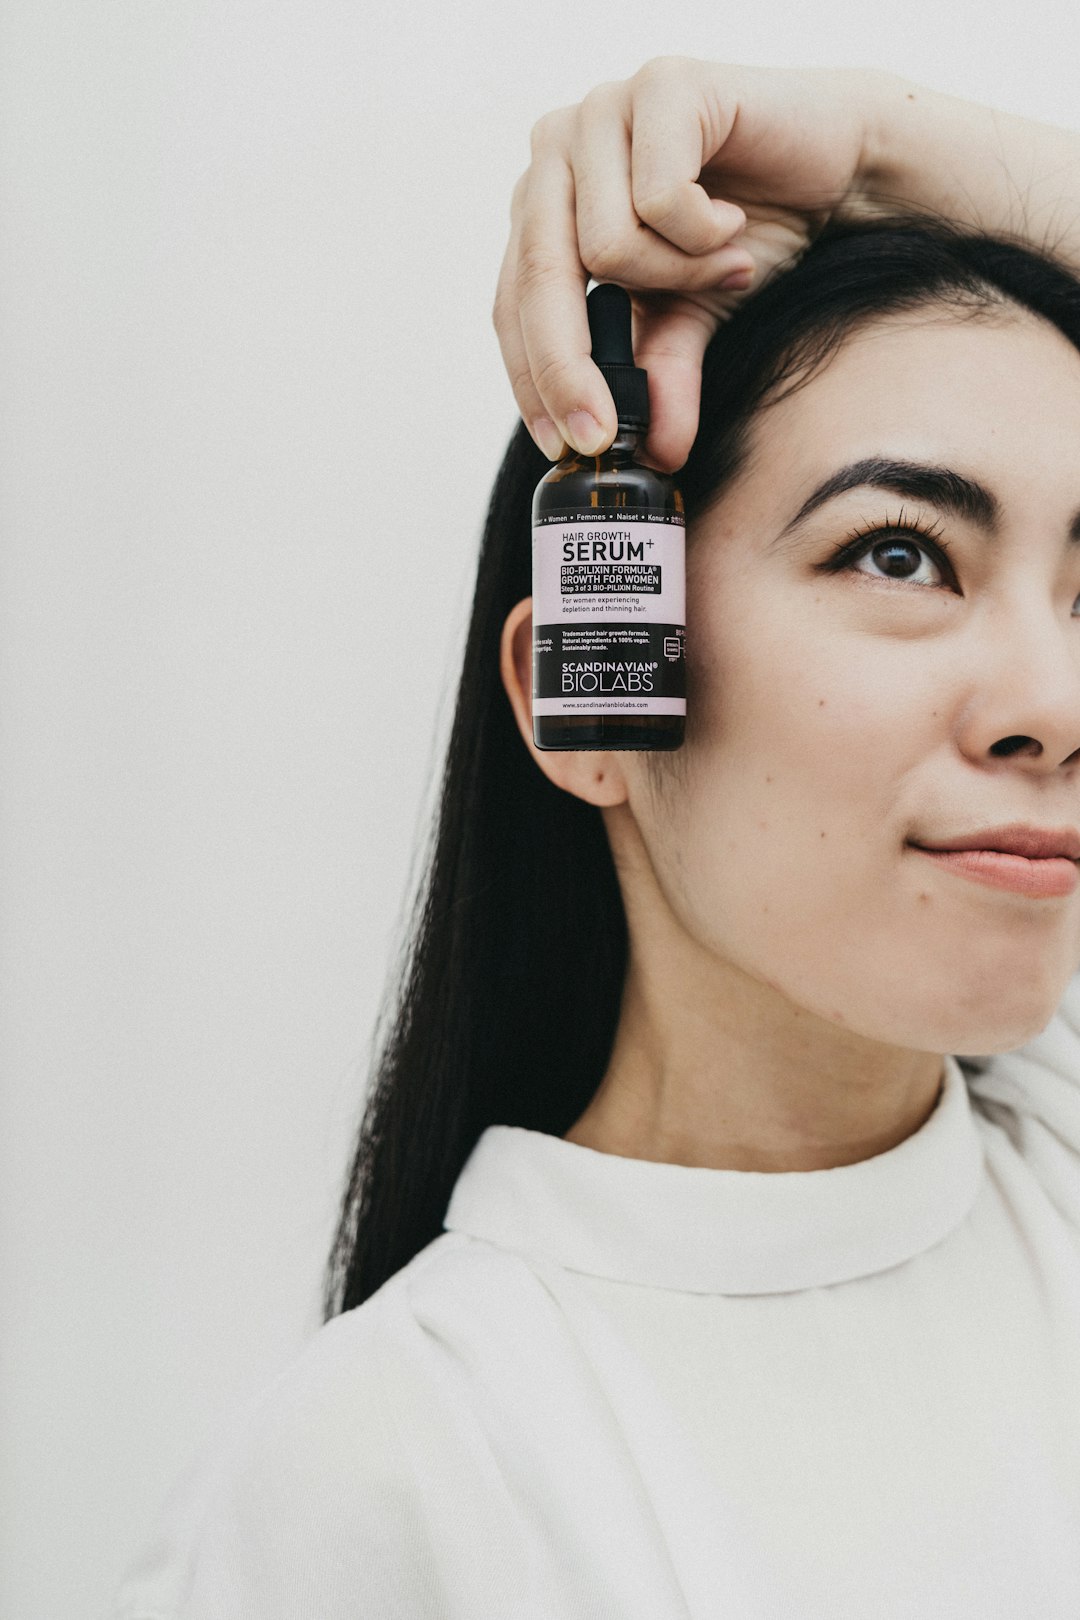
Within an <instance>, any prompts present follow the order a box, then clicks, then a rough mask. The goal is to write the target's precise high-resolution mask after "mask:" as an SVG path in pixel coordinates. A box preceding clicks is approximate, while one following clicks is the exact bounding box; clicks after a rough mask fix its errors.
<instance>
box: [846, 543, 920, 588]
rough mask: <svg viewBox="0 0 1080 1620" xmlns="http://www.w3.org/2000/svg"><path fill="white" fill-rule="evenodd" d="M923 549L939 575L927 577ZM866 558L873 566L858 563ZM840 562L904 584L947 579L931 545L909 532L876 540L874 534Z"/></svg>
mask: <svg viewBox="0 0 1080 1620" xmlns="http://www.w3.org/2000/svg"><path fill="white" fill-rule="evenodd" d="M919 553H921V554H922V557H923V558H924V559H926V561H928V562H929V563H930V566H931V568H933V569H934V570H936V573H937V575H938V577H937V578H927V577H926V573H925V566H924V564H922V563H920V560H919ZM863 560H866V561H867V562H871V563H872V564H873V569H869V568H856V567H855V564H856V563H857V562H862V561H863ZM840 566H841V567H844V568H850V569H851V570H852V571H853V572H855V573H860V574H863V573H868V574H870V577H871V578H872V579H897V580H901V581H902V582H903V583H904V584H915V585H940V584H942V583H944V574H943V572H942V568H941V564H940V563H938V562H937V561H936V560H935V558H934V555H933V552H932V551H931V550H930V548H929V547H928V546H927V545H926V544H925V543H924V542H922V541H918V540H912V539H911V538H910V537H909V536H906V535H904V536H901V535H892V536H889V537H887V538H886V539H884V540H875V539H874V538H873V537H872V536H871V537H870V538H869V539H867V540H864V541H863V542H862V543H861V544H860V545H859V546H857V547H856V548H855V550H854V551H849V552H848V553H847V555H846V556H845V557H844V559H843V561H842V563H841V565H840ZM879 570H880V571H879Z"/></svg>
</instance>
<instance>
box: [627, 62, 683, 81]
mask: <svg viewBox="0 0 1080 1620" xmlns="http://www.w3.org/2000/svg"><path fill="white" fill-rule="evenodd" d="M688 60H689V59H688V58H687V57H685V56H674V55H666V56H650V57H649V59H648V61H647V62H643V63H642V65H641V66H640V67H639V68H638V70H637V72H636V73H635V74H634V78H635V79H638V80H641V81H648V82H649V83H654V84H670V83H671V82H672V81H673V80H675V79H680V80H681V79H683V78H685V76H686V70H687V65H688Z"/></svg>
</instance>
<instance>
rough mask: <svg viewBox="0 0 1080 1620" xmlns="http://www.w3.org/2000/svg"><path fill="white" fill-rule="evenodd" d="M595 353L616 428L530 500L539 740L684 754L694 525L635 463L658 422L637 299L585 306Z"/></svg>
mask: <svg viewBox="0 0 1080 1620" xmlns="http://www.w3.org/2000/svg"><path fill="white" fill-rule="evenodd" d="M586 308H587V310H588V315H589V329H590V333H591V336H592V357H593V359H594V361H595V362H596V364H597V365H598V366H599V368H600V370H601V372H602V373H603V375H604V377H605V378H606V380H607V383H608V387H609V388H610V389H611V395H612V399H613V400H614V402H615V409H616V412H617V415H618V431H617V432H616V435H615V438H614V440H613V442H612V443H611V445H610V446H609V447H608V448H607V449H606V450H604V451H602V452H601V454H600V455H598V456H584V455H579V454H578V453H577V452H576V451H574V452H572V453H571V454H570V455H567V456H564V457H563V459H562V461H560V462H557V463H556V465H555V466H553V467H552V468H551V469H550V471H549V472H547V473H545V475H544V477H543V478H542V479H541V480H540V482H539V484H538V485H537V486H536V492H535V494H534V496H533V509H532V534H533V558H532V561H533V643H532V678H533V705H532V717H533V741H534V742H535V744H536V746H537V748H552V749H586V748H633V749H647V748H678V747H679V746H680V744H681V743H682V741H683V733H684V730H685V726H686V624H685V620H686V546H685V540H686V528H685V518H684V515H683V503H682V496H681V494H680V493H679V490H678V488H677V487H676V485H675V481H674V479H673V478H672V477H671V476H670V475H669V474H667V473H661V472H656V471H654V469H653V468H651V467H645V466H643V465H642V464H641V462H640V461H639V460H638V459H637V458H638V455H639V454H640V451H641V448H642V446H643V444H644V442H645V436H646V432H647V430H648V426H649V392H648V382H647V374H646V372H645V371H643V370H642V369H641V368H640V367H639V366H635V365H634V357H633V351H632V348H631V336H630V327H631V322H630V298H629V294H628V293H627V292H626V291H625V290H624V289H623V288H622V287H619V286H617V285H615V283H613V282H606V283H603V284H602V285H600V286H598V287H594V288H593V290H592V292H590V293H589V295H588V297H587V299H586Z"/></svg>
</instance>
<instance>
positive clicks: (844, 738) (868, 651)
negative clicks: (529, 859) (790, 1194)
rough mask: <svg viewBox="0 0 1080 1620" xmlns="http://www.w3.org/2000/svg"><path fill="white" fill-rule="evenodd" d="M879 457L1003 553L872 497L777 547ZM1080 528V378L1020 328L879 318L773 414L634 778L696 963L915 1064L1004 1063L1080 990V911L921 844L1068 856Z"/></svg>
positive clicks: (1054, 349)
mask: <svg viewBox="0 0 1080 1620" xmlns="http://www.w3.org/2000/svg"><path fill="white" fill-rule="evenodd" d="M864 458H880V459H881V460H884V461H889V462H899V461H906V462H912V463H920V464H924V465H926V466H930V467H933V468H935V469H938V470H939V472H941V473H945V472H946V471H947V472H948V474H949V475H955V479H953V480H952V482H953V485H954V489H955V488H956V487H957V486H956V479H959V478H963V479H966V480H969V481H971V483H977V484H979V485H981V486H982V488H983V489H984V490H985V491H986V492H987V494H988V495H989V496H990V497H992V499H993V501H994V502H996V505H997V509H998V511H997V519H996V525H995V526H994V529H993V530H992V528H991V524H990V522H989V520H988V518H987V516H986V514H985V513H984V512H982V511H981V509H980V508H981V505H982V503H981V502H980V501H979V500H976V501H975V502H971V501H968V502H966V503H965V504H964V506H963V507H960V506H957V505H955V504H950V505H943V504H942V502H941V499H940V498H934V496H933V494H932V493H930V492H929V486H926V489H927V492H926V493H923V494H921V495H919V494H914V495H913V494H911V493H903V492H901V491H898V490H896V489H892V488H889V489H885V488H877V487H867V486H865V485H864V486H861V487H854V488H850V489H848V490H847V491H845V492H844V493H841V494H839V495H835V496H833V498H831V499H826V500H824V501H823V502H822V503H821V504H819V505H818V506H816V508H815V509H814V510H813V511H812V512H811V513H809V514H808V515H807V516H806V517H805V518H804V519H803V520H802V521H801V522H800V523H799V524H798V525H797V527H794V528H791V529H789V528H788V526H789V525H790V524H791V523H792V520H793V519H794V517H795V515H796V513H798V512H799V509H800V507H801V506H802V505H803V503H804V502H805V501H806V500H807V497H808V496H809V495H810V494H811V493H812V492H813V491H815V490H816V489H817V487H818V486H819V485H820V484H821V483H822V482H823V480H825V479H827V478H829V477H831V476H833V475H835V474H836V473H837V472H839V471H840V469H842V468H845V467H848V466H849V465H850V464H851V463H854V462H859V461H861V460H863V459H864ZM1078 509H1080V354H1078V353H1077V351H1076V350H1075V349H1074V348H1073V347H1072V346H1071V345H1070V344H1069V343H1068V342H1067V341H1066V339H1065V338H1063V337H1062V336H1061V335H1060V334H1059V333H1058V332H1057V330H1056V329H1055V328H1053V327H1051V326H1050V325H1048V324H1047V323H1045V322H1042V321H1040V320H1038V319H1036V318H1035V317H1032V316H1028V315H1026V314H1023V313H1021V312H1016V314H1015V315H1014V314H1013V313H1012V311H1011V309H1010V311H1009V313H1008V314H1007V315H1006V316H1002V317H997V316H995V318H994V319H993V321H988V320H985V319H963V320H961V319H959V318H957V317H955V316H949V315H945V314H944V313H943V312H942V313H934V312H931V311H925V310H924V311H921V312H918V313H912V314H905V315H903V316H893V317H889V318H886V319H883V320H881V321H879V322H876V323H875V324H874V325H873V326H872V327H868V328H866V329H864V330H863V331H862V332H860V333H857V334H854V335H853V336H851V337H850V338H849V339H848V340H847V341H846V342H845V344H844V345H843V347H842V348H841V349H840V350H839V351H838V352H837V353H836V354H835V356H834V357H833V358H832V359H831V360H830V361H829V363H828V364H827V366H826V367H825V368H824V369H823V370H822V371H821V372H819V373H818V375H817V376H816V377H814V378H813V380H812V381H810V382H809V383H807V384H806V385H805V386H804V387H803V388H802V389H801V390H800V391H798V392H797V393H795V394H794V395H792V396H791V397H790V398H788V399H787V400H782V401H781V402H780V403H778V404H776V405H774V406H772V407H769V408H768V409H766V410H764V411H763V412H762V413H761V414H760V415H759V417H758V419H757V422H756V425H755V430H754V435H753V440H752V450H751V455H750V459H749V461H748V463H747V466H746V468H745V469H744V471H743V473H742V474H741V475H740V477H739V479H738V480H737V481H736V482H735V483H734V484H732V485H731V486H730V488H729V489H728V490H727V491H726V492H725V494H724V496H723V499H722V500H721V501H720V502H719V503H718V504H717V505H716V507H715V508H714V509H713V510H712V511H711V512H708V513H706V514H704V515H702V516H700V517H699V518H698V520H697V521H696V523H694V524H693V525H691V529H690V532H689V534H688V550H687V593H686V596H687V614H688V617H687V655H688V705H687V707H688V727H687V740H686V743H685V744H684V746H683V748H682V749H681V750H680V751H679V753H678V754H674V755H655V756H647V755H633V756H618V757H621V758H622V759H624V760H625V761H627V763H628V764H629V761H630V760H631V759H633V760H634V761H635V764H634V765H633V767H631V768H630V769H629V770H628V772H627V775H628V781H629V783H630V800H631V805H632V809H633V813H634V817H635V820H636V821H637V823H638V826H639V829H640V832H641V835H642V838H643V840H644V843H645V846H646V849H647V851H648V854H649V857H650V860H651V863H652V865H653V868H654V871H655V875H656V878H657V881H658V883H659V886H660V889H661V891H662V893H663V895H664V897H665V899H666V901H667V903H668V905H669V906H670V908H671V909H672V911H673V912H674V913H675V916H676V918H677V919H678V921H679V922H680V923H681V925H682V927H683V928H684V929H685V930H686V931H687V932H688V933H689V934H690V935H691V937H692V938H694V939H696V941H697V942H698V943H699V944H700V945H701V946H703V947H705V948H706V950H708V951H710V952H711V951H715V952H718V953H720V954H721V955H722V956H723V957H725V958H727V959H729V960H730V961H732V962H734V963H735V964H736V965H737V966H738V967H740V968H742V969H743V970H744V971H746V972H748V973H750V974H751V975H753V976H754V977H756V978H759V979H762V980H764V982H766V983H767V984H770V985H772V986H773V988H775V989H777V990H779V991H780V992H781V993H782V994H783V995H784V996H786V997H787V998H788V999H790V1000H791V1001H793V1002H795V1003H796V1004H798V1005H800V1006H802V1007H805V1008H806V1009H808V1010H809V1011H811V1012H815V1013H818V1014H819V1015H821V1016H822V1017H824V1018H825V1019H827V1020H828V1021H830V1022H832V1023H839V1024H841V1025H842V1026H844V1027H846V1028H848V1029H849V1030H852V1031H854V1032H857V1033H860V1034H862V1035H865V1036H868V1037H870V1038H873V1039H877V1040H881V1041H886V1042H891V1043H895V1044H897V1045H900V1046H905V1047H911V1048H915V1049H919V1050H924V1051H941V1052H946V1051H947V1052H954V1053H959V1054H963V1053H990V1052H994V1051H1002V1050H1007V1049H1009V1048H1010V1047H1013V1046H1016V1045H1019V1044H1020V1043H1021V1042H1022V1041H1024V1040H1026V1039H1027V1038H1028V1037H1029V1036H1030V1035H1032V1034H1034V1033H1036V1032H1037V1031H1038V1030H1040V1029H1041V1028H1043V1027H1044V1025H1045V1024H1046V1022H1047V1020H1048V1019H1049V1017H1050V1016H1051V1014H1052V1013H1053V1011H1054V1009H1055V1007H1056V1005H1057V1001H1058V999H1059V997H1060V994H1061V991H1062V989H1063V988H1064V985H1065V983H1066V981H1067V979H1068V977H1069V976H1070V974H1071V973H1072V972H1073V971H1075V970H1076V968H1077V966H1078V965H1080V886H1078V887H1077V888H1076V889H1075V890H1074V891H1073V892H1072V893H1069V894H1067V895H1064V896H1061V897H1056V898H1049V899H1047V898H1040V899H1033V898H1028V897H1025V896H1022V895H1020V894H1017V893H1014V892H1010V891H1006V890H1001V889H994V888H990V887H986V886H984V885H982V884H979V883H975V882H973V881H971V880H970V879H968V878H965V877H962V876H959V875H957V874H956V873H955V872H954V871H951V870H946V869H943V868H942V867H941V866H940V864H939V863H938V862H936V861H933V860H931V859H930V858H928V857H927V856H925V855H923V854H921V853H919V852H918V851H917V850H915V849H913V848H912V847H910V844H909V840H926V841H928V842H931V843H941V842H944V841H947V840H948V839H949V838H950V837H953V836H957V835H961V834H965V833H968V832H972V831H976V830H978V829H980V828H986V827H991V826H994V825H1001V824H1003V823H1008V822H1027V823H1031V824H1034V825H1035V826H1038V827H1044V828H1057V827H1061V826H1070V827H1073V828H1076V829H1080V543H1078V542H1077V540H1070V530H1071V528H1073V527H1074V526H1077V518H1076V514H1077V512H1078ZM897 523H902V524H905V525H908V524H918V525H919V526H921V527H924V528H927V529H932V530H933V531H934V535H935V537H936V536H940V539H941V541H942V542H944V543H946V544H947V545H948V547H949V551H948V556H947V558H946V557H943V556H942V555H941V554H940V553H939V552H938V550H936V549H935V544H934V540H933V539H929V540H925V539H924V538H923V537H922V536H920V535H918V534H914V535H911V534H908V535H904V534H896V533H891V532H890V530H889V526H890V525H896V524H897ZM879 529H880V530H881V531H882V532H881V533H878V534H873V535H871V536H870V542H869V544H868V545H866V546H865V547H864V549H863V550H862V551H861V552H857V553H856V554H854V555H852V556H851V557H850V558H849V561H848V562H847V564H846V565H845V566H842V567H836V568H833V569H830V568H829V567H828V565H829V563H830V559H831V558H832V557H833V554H834V553H835V552H836V551H838V549H839V548H840V547H841V546H843V545H844V543H845V542H846V541H848V539H849V538H850V537H851V536H852V534H853V533H854V531H856V530H867V531H871V530H879ZM921 548H925V549H921ZM1006 739H1011V747H1012V751H1010V748H1009V747H1005V748H1004V749H1002V750H1000V751H999V750H997V749H996V747H995V745H999V744H1003V743H1005V742H1006ZM651 786H655V788H656V791H655V792H653V791H651V790H650V788H651Z"/></svg>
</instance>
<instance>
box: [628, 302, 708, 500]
mask: <svg viewBox="0 0 1080 1620" xmlns="http://www.w3.org/2000/svg"><path fill="white" fill-rule="evenodd" d="M717 323H718V317H717V315H716V314H715V313H712V312H710V311H709V310H708V309H706V308H703V307H701V306H700V305H697V304H694V303H693V302H691V301H690V300H687V299H683V298H672V299H669V300H663V301H662V303H661V304H660V305H657V304H656V302H655V300H653V299H649V300H646V301H644V307H643V308H642V309H641V310H640V311H639V314H638V318H637V320H636V322H635V333H634V359H635V360H636V361H637V363H638V365H639V366H644V367H645V370H646V371H647V372H648V373H649V416H650V425H649V433H648V437H647V438H646V441H645V453H646V455H647V456H648V458H649V460H650V461H651V462H652V463H653V464H654V465H655V466H656V467H658V468H659V469H660V470H661V471H662V472H677V471H678V469H679V468H680V467H681V466H682V465H683V463H684V462H685V461H686V458H687V456H688V455H689V454H690V450H691V447H692V445H693V443H694V439H695V437H696V436H697V430H698V422H699V418H700V412H701V365H702V358H703V356H704V354H705V350H706V348H707V347H708V343H709V339H710V338H711V337H712V335H713V333H714V332H715V331H716V327H717Z"/></svg>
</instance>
